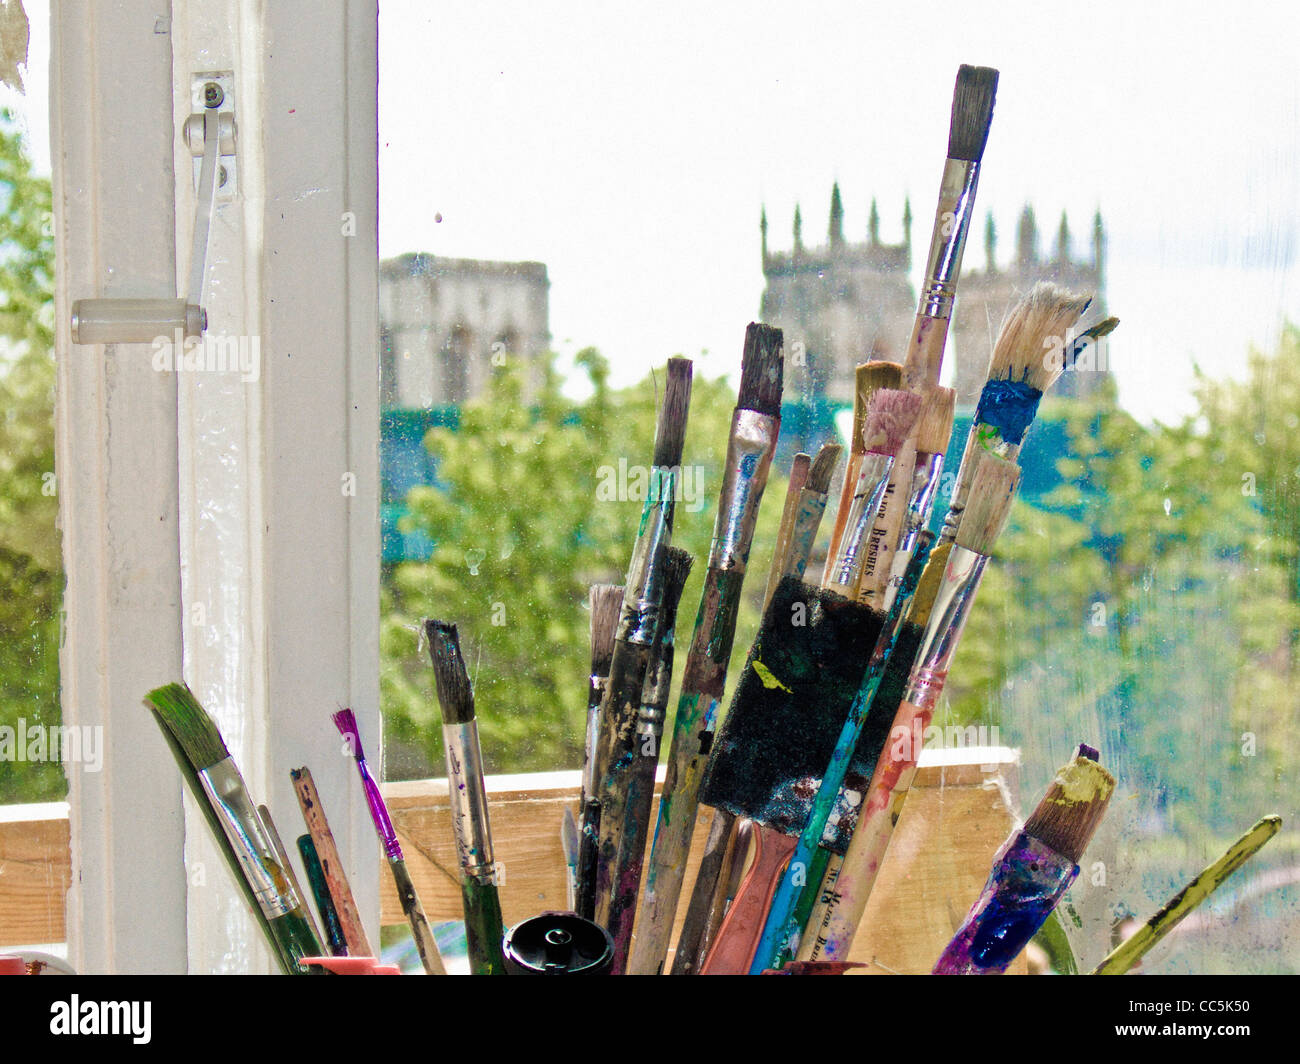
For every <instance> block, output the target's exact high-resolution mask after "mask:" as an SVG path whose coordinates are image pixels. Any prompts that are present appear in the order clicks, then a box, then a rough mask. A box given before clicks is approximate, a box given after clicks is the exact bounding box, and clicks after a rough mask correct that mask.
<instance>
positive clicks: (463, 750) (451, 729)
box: [424, 620, 506, 975]
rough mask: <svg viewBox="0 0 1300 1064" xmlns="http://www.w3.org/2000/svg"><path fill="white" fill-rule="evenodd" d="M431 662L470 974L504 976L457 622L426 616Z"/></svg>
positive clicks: (470, 691)
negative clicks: (439, 708)
mask: <svg viewBox="0 0 1300 1064" xmlns="http://www.w3.org/2000/svg"><path fill="white" fill-rule="evenodd" d="M424 633H425V635H426V636H427V637H428V640H429V658H430V660H432V662H433V682H434V687H435V688H436V689H437V692H438V705H439V706H441V707H442V741H443V746H444V748H445V750H446V754H447V791H448V793H449V794H450V796H451V823H452V828H453V830H454V832H455V835H456V848H457V850H458V851H459V854H460V869H461V882H460V894H461V901H462V902H463V903H464V910H465V939H466V941H467V943H468V945H469V970H470V974H471V975H505V974H506V962H505V957H504V955H503V954H502V952H501V940H502V938H503V936H504V935H505V928H504V926H503V925H502V922H501V899H500V898H499V897H498V895H497V880H496V861H495V859H494V858H493V855H492V828H491V825H490V824H489V823H488V803H487V788H486V786H485V784H484V775H485V774H484V771H483V752H482V749H481V748H480V746H479V741H478V721H477V719H475V716H474V688H473V687H472V686H471V685H470V682H469V673H468V672H466V671H465V659H464V658H462V657H461V653H460V638H459V637H458V635H457V633H456V626H455V625H454V624H447V623H446V622H444V621H434V620H426V621H425V622H424Z"/></svg>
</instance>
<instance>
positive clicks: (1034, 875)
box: [931, 831, 1079, 975]
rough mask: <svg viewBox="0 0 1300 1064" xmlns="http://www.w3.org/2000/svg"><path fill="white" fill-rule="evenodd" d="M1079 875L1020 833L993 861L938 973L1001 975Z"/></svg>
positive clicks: (1069, 863) (1038, 842) (1067, 862)
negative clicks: (989, 871)
mask: <svg viewBox="0 0 1300 1064" xmlns="http://www.w3.org/2000/svg"><path fill="white" fill-rule="evenodd" d="M1078 874H1079V866H1078V865H1077V864H1075V863H1074V862H1073V861H1071V860H1069V859H1068V858H1066V857H1063V856H1062V855H1061V854H1059V853H1057V852H1056V851H1055V850H1054V849H1052V848H1051V847H1050V846H1048V845H1047V844H1046V843H1045V842H1043V841H1041V840H1040V839H1036V838H1034V837H1033V836H1032V835H1027V834H1026V833H1025V832H1023V831H1020V832H1017V833H1016V834H1014V835H1012V836H1011V838H1009V839H1008V840H1007V841H1006V842H1005V843H1003V844H1002V847H1001V849H999V850H998V852H997V855H996V856H995V857H994V859H993V871H992V872H991V873H990V874H989V878H988V882H987V883H985V885H984V889H983V890H982V891H981V892H980V896H979V898H977V899H976V901H975V904H974V905H973V906H972V907H971V910H970V912H969V913H968V914H967V915H966V919H965V920H964V921H962V925H961V927H959V928H958V929H957V933H956V934H955V935H954V936H953V938H952V941H951V942H949V943H948V946H947V948H946V949H945V950H944V951H943V954H942V955H941V956H940V957H939V960H938V961H937V962H936V963H935V966H934V970H933V972H932V973H931V974H933V975H1001V974H1002V973H1003V972H1004V971H1006V969H1007V966H1008V965H1010V963H1011V962H1012V961H1013V960H1015V959H1016V957H1017V956H1019V954H1020V951H1021V950H1023V949H1024V948H1025V946H1026V945H1027V944H1028V943H1029V940H1030V939H1031V938H1033V937H1034V935H1035V934H1037V933H1038V929H1039V928H1040V927H1042V926H1043V922H1044V921H1045V920H1046V919H1047V917H1048V915H1049V914H1050V913H1051V911H1052V910H1053V909H1054V908H1056V905H1057V903H1058V902H1059V901H1060V900H1061V897H1062V896H1063V895H1064V894H1065V892H1066V890H1068V889H1069V887H1070V884H1071V883H1073V882H1074V880H1075V877H1076V876H1077V875H1078Z"/></svg>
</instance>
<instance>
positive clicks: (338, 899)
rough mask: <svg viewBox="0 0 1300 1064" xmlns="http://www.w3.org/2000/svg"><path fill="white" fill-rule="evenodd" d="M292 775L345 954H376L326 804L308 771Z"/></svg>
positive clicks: (300, 771)
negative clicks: (345, 870) (327, 815)
mask: <svg viewBox="0 0 1300 1064" xmlns="http://www.w3.org/2000/svg"><path fill="white" fill-rule="evenodd" d="M292 778H293V790H294V793H295V794H296V795H297V796H298V805H299V806H300V807H301V808H302V819H303V822H304V823H305V824H306V825H307V830H308V831H309V832H310V833H311V841H312V842H313V843H315V845H316V854H317V856H319V857H320V864H321V868H322V869H323V870H324V872H325V883H326V884H327V885H328V886H329V889H330V897H331V898H333V899H334V908H335V910H337V912H338V914H339V924H340V925H342V927H343V938H344V940H345V941H346V942H347V944H348V953H349V954H351V955H352V956H353V957H374V956H377V954H375V953H374V952H372V951H371V949H370V940H369V939H368V938H366V929H365V927H364V926H363V925H362V923H361V914H360V913H358V912H357V903H356V901H355V900H354V899H353V897H352V888H351V887H349V886H348V877H347V875H346V874H345V873H344V871H343V861H342V859H341V858H340V857H339V849H338V847H337V846H336V845H335V844H334V833H333V832H331V831H330V825H329V821H328V820H326V819H325V807H324V806H323V805H321V800H320V794H318V793H317V791H316V784H315V782H314V781H313V780H312V778H311V770H310V769H306V768H302V769H299V770H298V771H297V772H294V773H293V774H292Z"/></svg>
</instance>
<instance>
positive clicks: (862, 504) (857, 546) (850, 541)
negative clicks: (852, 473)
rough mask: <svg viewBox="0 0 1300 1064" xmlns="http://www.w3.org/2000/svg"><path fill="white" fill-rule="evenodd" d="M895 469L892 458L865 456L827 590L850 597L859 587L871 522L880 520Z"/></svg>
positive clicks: (875, 455) (886, 456) (878, 455)
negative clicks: (859, 576)
mask: <svg viewBox="0 0 1300 1064" xmlns="http://www.w3.org/2000/svg"><path fill="white" fill-rule="evenodd" d="M893 467H894V457H893V455H885V454H874V453H870V452H869V453H867V454H865V455H863V457H862V466H861V469H860V470H859V472H858V482H857V486H856V487H855V488H854V491H853V504H852V506H851V507H850V509H849V517H848V520H847V521H846V522H845V524H844V535H843V537H842V538H841V540H840V547H839V555H838V557H837V558H836V560H835V568H834V569H833V570H832V573H831V578H830V581H829V582H828V583H827V585H826V586H827V587H830V588H834V589H835V590H837V591H841V592H842V593H846V594H851V593H852V591H853V590H854V589H855V588H856V587H857V583H858V575H859V573H860V572H861V569H862V554H863V552H864V551H865V550H866V548H867V543H868V540H869V538H870V536H871V532H872V522H873V521H875V520H876V519H877V517H878V515H879V514H880V510H881V507H882V506H883V505H884V498H885V492H886V491H887V490H888V489H889V475H890V472H891V471H892V470H893ZM846 589H847V590H846Z"/></svg>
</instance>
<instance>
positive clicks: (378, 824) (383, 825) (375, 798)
mask: <svg viewBox="0 0 1300 1064" xmlns="http://www.w3.org/2000/svg"><path fill="white" fill-rule="evenodd" d="M357 768H358V769H360V770H361V786H362V788H363V789H364V790H365V792H366V804H367V805H368V806H370V818H371V819H372V820H373V821H374V822H375V828H376V829H377V830H378V831H379V839H380V841H381V842H382V843H383V846H384V854H385V856H387V858H388V859H389V860H390V861H400V860H402V846H401V844H400V843H399V842H398V841H397V829H396V828H394V827H393V822H392V820H390V819H389V817H388V806H386V805H385V804H384V796H383V795H382V794H380V793H379V784H377V783H376V782H375V778H374V776H372V775H370V767H369V766H368V765H367V764H366V759H365V757H364V756H363V755H362V753H361V746H360V744H358V745H357Z"/></svg>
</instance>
